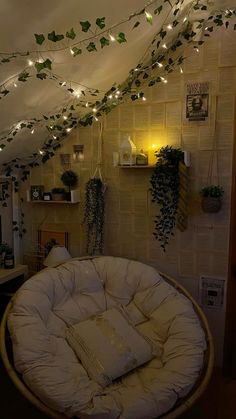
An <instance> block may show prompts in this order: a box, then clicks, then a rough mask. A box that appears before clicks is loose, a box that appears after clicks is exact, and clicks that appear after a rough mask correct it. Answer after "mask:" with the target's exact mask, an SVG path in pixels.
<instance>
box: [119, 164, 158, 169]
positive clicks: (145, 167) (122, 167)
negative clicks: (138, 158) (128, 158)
mask: <svg viewBox="0 0 236 419" xmlns="http://www.w3.org/2000/svg"><path fill="white" fill-rule="evenodd" d="M117 167H119V169H153V168H154V167H155V165H154V164H153V165H151V164H146V165H143V166H142V165H141V164H140V165H137V164H134V165H133V166H128V165H127V166H125V165H122V164H118V166H117Z"/></svg>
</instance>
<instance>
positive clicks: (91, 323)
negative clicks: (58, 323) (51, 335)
mask: <svg viewBox="0 0 236 419" xmlns="http://www.w3.org/2000/svg"><path fill="white" fill-rule="evenodd" d="M66 337H67V341H68V342H69V344H70V346H71V347H72V348H73V350H74V351H75V353H76V355H77V356H78V358H79V359H80V360H81V363H82V365H83V367H84V368H85V369H86V371H87V372H88V375H89V377H90V378H91V379H92V380H94V381H96V382H97V383H98V384H100V385H101V386H103V387H105V386H107V385H109V384H111V383H112V381H113V380H114V379H115V378H118V377H120V376H122V375H124V374H126V373H127V372H129V371H131V370H133V369H134V368H136V367H139V366H140V365H142V364H144V363H145V362H147V361H150V359H151V358H152V357H153V348H152V345H151V344H150V343H149V342H148V340H147V339H145V335H142V334H141V333H140V332H138V330H136V329H135V327H134V326H132V324H131V322H130V321H129V318H128V317H127V315H126V314H125V312H124V310H123V309H122V307H120V306H117V307H113V308H111V309H110V310H107V311H105V312H103V313H101V314H97V315H96V316H93V317H90V318H89V319H88V320H84V321H82V322H79V323H77V324H76V325H74V326H70V327H69V328H68V329H67V331H66Z"/></svg>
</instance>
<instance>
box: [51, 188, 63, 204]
mask: <svg viewBox="0 0 236 419" xmlns="http://www.w3.org/2000/svg"><path fill="white" fill-rule="evenodd" d="M65 192H66V191H65V189H64V188H53V189H52V200H53V201H63V200H64V199H65Z"/></svg>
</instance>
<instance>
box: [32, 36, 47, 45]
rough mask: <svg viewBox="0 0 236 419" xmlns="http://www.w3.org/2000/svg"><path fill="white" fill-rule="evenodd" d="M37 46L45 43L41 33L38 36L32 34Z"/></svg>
mask: <svg viewBox="0 0 236 419" xmlns="http://www.w3.org/2000/svg"><path fill="white" fill-rule="evenodd" d="M34 36H35V39H36V42H37V44H39V45H42V43H43V42H44V41H45V36H44V35H43V34H42V33H41V34H40V35H38V34H37V33H35V34H34Z"/></svg>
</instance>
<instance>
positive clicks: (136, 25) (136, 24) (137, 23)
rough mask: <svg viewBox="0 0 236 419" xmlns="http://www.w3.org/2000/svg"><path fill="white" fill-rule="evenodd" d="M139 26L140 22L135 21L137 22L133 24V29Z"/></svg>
mask: <svg viewBox="0 0 236 419" xmlns="http://www.w3.org/2000/svg"><path fill="white" fill-rule="evenodd" d="M139 25H140V22H139V21H137V22H136V23H135V24H134V26H133V29H135V28H137V27H138V26H139Z"/></svg>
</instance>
